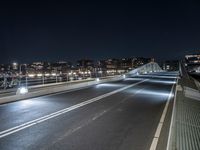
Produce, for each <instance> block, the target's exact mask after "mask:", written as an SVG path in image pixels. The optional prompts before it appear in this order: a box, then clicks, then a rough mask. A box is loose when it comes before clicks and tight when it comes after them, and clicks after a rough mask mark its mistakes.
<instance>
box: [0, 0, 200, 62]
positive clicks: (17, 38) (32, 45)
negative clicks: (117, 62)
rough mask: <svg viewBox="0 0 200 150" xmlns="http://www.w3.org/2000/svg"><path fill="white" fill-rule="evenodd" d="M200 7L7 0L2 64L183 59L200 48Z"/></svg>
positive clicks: (0, 47) (0, 28)
mask: <svg viewBox="0 0 200 150" xmlns="http://www.w3.org/2000/svg"><path fill="white" fill-rule="evenodd" d="M199 6H200V3H199V2H197V1H196V2H189V1H184V2H182V1H175V2H168V1H166V2H162V3H161V2H159V1H156V0H154V1H143V2H130V1H126V2H125V1H123V2H117V1H109V2H103V1H101V2H96V1H84V2H82V1H76V2H62V3H59V2H54V1H48V3H47V2H45V1H40V2H31V1H23V0H22V1H18V2H16V1H11V2H6V1H4V2H2V4H1V6H0V8H1V9H0V12H1V16H0V19H1V24H0V32H1V35H0V51H1V53H2V54H1V55H0V63H6V62H11V61H19V62H32V61H43V60H44V61H57V60H63V59H66V60H69V61H74V60H77V59H79V58H91V59H94V60H97V59H98V60H99V59H103V58H105V59H106V58H113V57H114V58H118V57H121V56H123V57H128V56H142V57H154V58H155V59H156V60H158V61H160V60H163V59H164V60H168V59H180V58H182V57H183V56H184V55H185V54H188V53H195V52H199V49H200V47H199V34H200V31H199V25H200V21H199V19H198V15H199V14H200V12H199V9H198V8H199Z"/></svg>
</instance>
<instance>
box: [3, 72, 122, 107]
mask: <svg viewBox="0 0 200 150" xmlns="http://www.w3.org/2000/svg"><path fill="white" fill-rule="evenodd" d="M122 78H123V76H115V77H108V78H106V79H100V80H96V79H92V80H88V81H85V82H81V83H80V82H77V83H76V84H70V83H65V84H60V85H57V86H55V85H54V86H53V87H52V86H48V87H45V88H44V87H43V88H42V89H41V88H40V89H38V90H35V91H31V92H28V93H26V94H19V95H12V96H6V97H1V98H0V104H3V103H8V102H13V101H18V100H23V99H27V98H33V97H38V96H43V95H48V94H52V93H58V92H62V91H67V90H72V89H76V88H83V87H86V86H91V85H95V84H99V83H104V82H111V81H116V80H120V79H122ZM98 79H99V78H98ZM36 89H37V88H36Z"/></svg>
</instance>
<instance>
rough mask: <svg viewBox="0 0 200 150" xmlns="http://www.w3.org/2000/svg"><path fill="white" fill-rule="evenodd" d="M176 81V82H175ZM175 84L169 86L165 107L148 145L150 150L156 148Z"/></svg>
mask: <svg viewBox="0 0 200 150" xmlns="http://www.w3.org/2000/svg"><path fill="white" fill-rule="evenodd" d="M175 80H176V79H175ZM176 83H177V82H176ZM175 85H176V84H173V86H172V88H171V91H170V94H169V96H168V99H167V102H166V104H165V108H164V110H163V112H162V116H161V118H160V121H159V123H158V126H157V129H156V133H155V135H154V138H153V141H152V143H151V147H150V150H156V147H157V144H158V139H159V137H160V133H161V130H162V127H163V123H164V120H165V116H166V114H167V110H168V106H169V102H170V99H171V97H172V96H173V94H172V93H173V89H174V86H175Z"/></svg>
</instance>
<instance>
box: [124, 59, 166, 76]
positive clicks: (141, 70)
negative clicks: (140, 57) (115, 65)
mask: <svg viewBox="0 0 200 150" xmlns="http://www.w3.org/2000/svg"><path fill="white" fill-rule="evenodd" d="M152 72H163V70H162V69H161V68H160V66H159V65H158V64H157V63H156V62H150V63H148V64H145V65H143V66H140V67H138V68H136V69H133V70H132V71H130V72H129V73H127V74H126V75H127V76H137V75H140V74H147V73H152Z"/></svg>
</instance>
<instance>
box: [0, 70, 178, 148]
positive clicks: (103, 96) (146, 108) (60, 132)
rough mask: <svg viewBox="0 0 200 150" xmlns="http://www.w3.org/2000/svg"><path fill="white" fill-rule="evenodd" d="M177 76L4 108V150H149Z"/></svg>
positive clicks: (0, 138) (0, 134)
mask: <svg viewBox="0 0 200 150" xmlns="http://www.w3.org/2000/svg"><path fill="white" fill-rule="evenodd" d="M175 76H176V73H154V74H152V75H143V76H140V77H137V78H128V79H125V80H122V81H117V82H110V83H104V84H99V85H95V86H91V87H87V88H83V89H79V90H73V91H68V92H63V93H59V94H52V95H48V96H43V97H38V98H32V99H27V100H23V101H18V102H13V103H8V104H3V105H0V150H40V149H41V150H47V149H48V150H49V149H50V150H51V149H52V150H57V149H59V150H148V149H149V148H150V146H151V143H152V140H153V137H154V134H155V132H156V129H157V126H158V123H159V120H160V118H161V115H162V112H163V109H164V107H165V104H166V101H167V100H168V97H169V93H170V91H171V89H172V86H173V84H175V82H174V81H175V80H176V78H175Z"/></svg>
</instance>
